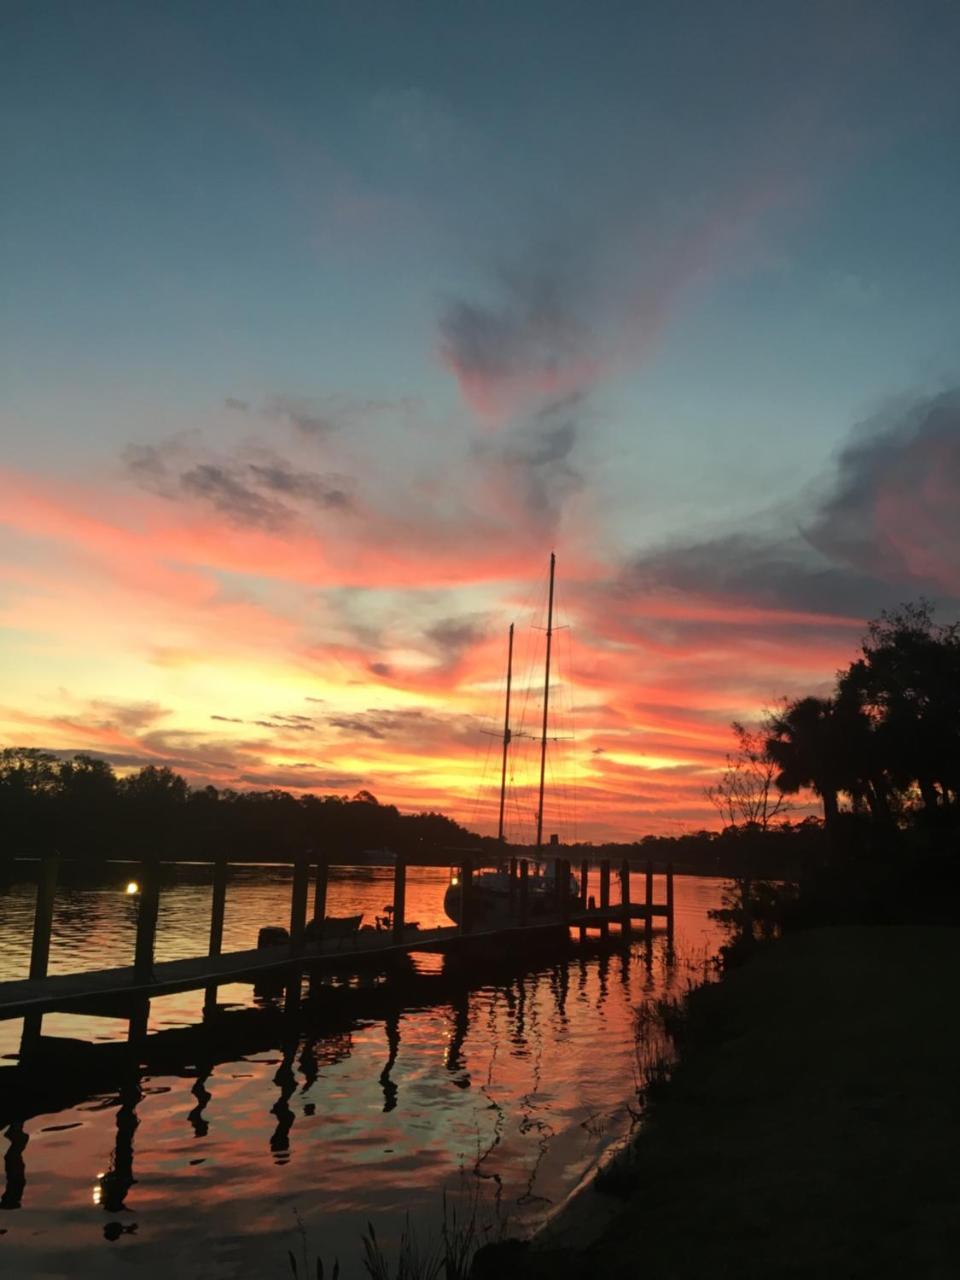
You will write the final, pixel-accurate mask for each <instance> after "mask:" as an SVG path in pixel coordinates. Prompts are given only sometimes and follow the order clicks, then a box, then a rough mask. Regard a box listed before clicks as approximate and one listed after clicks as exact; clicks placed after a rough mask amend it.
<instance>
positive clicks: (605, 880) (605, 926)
mask: <svg viewBox="0 0 960 1280" xmlns="http://www.w3.org/2000/svg"><path fill="white" fill-rule="evenodd" d="M609 909H610V859H609V858H604V859H603V861H602V862H601V863H600V910H601V911H609ZM609 934H610V925H609V922H608V921H607V920H606V919H604V920H601V922H600V936H601V937H602V938H606V937H608V936H609Z"/></svg>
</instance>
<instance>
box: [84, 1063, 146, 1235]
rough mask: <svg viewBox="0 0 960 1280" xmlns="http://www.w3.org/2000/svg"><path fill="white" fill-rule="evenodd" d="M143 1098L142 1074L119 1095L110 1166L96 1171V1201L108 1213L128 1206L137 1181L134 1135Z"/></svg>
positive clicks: (94, 1198) (116, 1211) (132, 1080)
mask: <svg viewBox="0 0 960 1280" xmlns="http://www.w3.org/2000/svg"><path fill="white" fill-rule="evenodd" d="M142 1099H143V1090H142V1089H141V1087H140V1079H139V1077H135V1078H131V1079H129V1080H128V1081H126V1083H125V1084H124V1085H123V1087H122V1088H121V1090H120V1095H119V1098H118V1101H119V1104H120V1105H119V1106H118V1108H117V1136H116V1142H115V1143H114V1147H113V1153H112V1155H111V1157H110V1167H109V1169H108V1170H107V1172H106V1173H98V1174H97V1185H96V1186H95V1187H94V1192H93V1202H94V1204H99V1205H100V1207H101V1208H102V1209H103V1210H104V1211H105V1212H106V1213H120V1212H121V1211H123V1210H125V1209H126V1207H127V1205H126V1199H127V1195H128V1194H129V1191H130V1188H131V1187H133V1186H134V1185H135V1183H136V1181H137V1180H136V1178H135V1177H134V1176H133V1138H134V1134H135V1133H136V1132H137V1127H138V1125H139V1124H140V1121H139V1119H138V1117H137V1106H138V1105H139V1103H140V1102H141V1100H142Z"/></svg>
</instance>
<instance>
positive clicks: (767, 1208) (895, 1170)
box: [515, 927, 960, 1280]
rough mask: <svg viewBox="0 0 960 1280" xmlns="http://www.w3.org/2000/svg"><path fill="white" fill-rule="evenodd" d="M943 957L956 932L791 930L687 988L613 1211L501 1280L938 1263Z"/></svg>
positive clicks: (950, 1052)
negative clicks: (668, 1072)
mask: <svg viewBox="0 0 960 1280" xmlns="http://www.w3.org/2000/svg"><path fill="white" fill-rule="evenodd" d="M958 959H960V935H958V933H957V931H956V930H955V929H949V928H912V927H885V928H864V927H853V928H843V929H816V930H803V931H799V932H796V933H792V934H789V935H788V936H786V937H785V938H784V939H783V940H781V941H780V942H778V943H777V944H776V945H774V946H770V947H765V948H761V949H760V951H759V952H758V953H757V955H756V957H755V958H754V959H753V960H752V961H751V963H749V964H747V965H744V966H741V967H737V968H736V969H734V970H732V971H730V972H728V973H727V974H726V976H725V977H724V980H723V981H722V982H720V983H715V984H710V985H708V986H705V987H703V988H702V989H700V990H699V991H697V992H695V993H694V994H693V995H692V996H691V997H690V998H689V999H688V1001H687V1003H686V1005H685V1012H684V1016H683V1017H682V1019H680V1021H679V1025H678V1026H674V1028H673V1030H674V1034H675V1035H676V1036H678V1039H679V1050H680V1052H679V1061H678V1063H677V1064H676V1065H675V1067H674V1069H673V1072H672V1076H671V1079H670V1083H669V1085H668V1086H667V1087H666V1088H665V1089H662V1090H659V1091H658V1092H657V1094H656V1095H655V1096H654V1098H653V1100H652V1105H651V1108H650V1110H649V1112H648V1114H647V1116H646V1122H645V1125H644V1128H643V1130H642V1133H641V1136H640V1138H639V1140H638V1142H637V1143H636V1146H635V1148H634V1151H633V1153H632V1160H631V1168H630V1178H629V1182H628V1183H627V1185H626V1187H621V1190H625V1191H626V1195H625V1198H624V1202H623V1208H622V1212H621V1213H620V1214H619V1215H618V1217H616V1218H615V1219H614V1220H613V1222H612V1223H610V1224H609V1225H608V1227H607V1228H606V1230H605V1231H604V1232H603V1235H602V1237H601V1239H600V1240H599V1241H597V1242H596V1243H595V1244H593V1245H592V1246H590V1247H588V1248H585V1249H584V1250H582V1251H580V1252H579V1253H577V1252H573V1251H571V1250H569V1249H565V1250H564V1251H563V1252H562V1253H559V1252H558V1253H555V1252H551V1251H548V1250H545V1251H542V1252H539V1251H537V1250H536V1249H532V1250H530V1251H529V1252H528V1254H527V1256H526V1258H525V1261H524V1266H523V1268H522V1269H520V1268H518V1269H517V1270H516V1272H515V1274H519V1275H524V1276H529V1277H540V1276H543V1277H548V1276H549V1277H551V1280H573V1278H577V1280H580V1277H584V1278H586V1277H593V1276H604V1277H608V1278H609V1280H616V1278H617V1277H621V1276H624V1277H625V1276H632V1275H636V1274H637V1272H638V1271H639V1270H643V1271H644V1272H646V1273H648V1274H650V1275H652V1276H671V1277H675V1278H676V1280H682V1278H683V1277H701V1276H704V1275H707V1274H717V1275H725V1276H737V1277H752V1276H756V1277H774V1276H784V1277H786V1276H825V1277H826V1276H838V1277H839V1276H844V1277H855V1276H863V1277H867V1276H869V1277H876V1276H907V1275H909V1276H931V1277H932V1276H940V1275H944V1276H945V1275H949V1274H952V1271H953V1267H954V1260H955V1258H956V1256H957V1250H958V1248H960V1214H958V1213H957V1207H958V1206H957V1191H956V1177H955V1152H956V1136H957V1122H956V1100H955V1094H956V1088H955V1082H956V1075H957V1070H958V1067H960V1030H958V1027H957V1023H956V1019H954V1018H952V1017H950V1016H949V1008H950V1004H951V992H950V989H949V980H950V976H951V975H952V974H953V973H954V972H955V970H956V966H957V962H958ZM592 1194H596V1193H592Z"/></svg>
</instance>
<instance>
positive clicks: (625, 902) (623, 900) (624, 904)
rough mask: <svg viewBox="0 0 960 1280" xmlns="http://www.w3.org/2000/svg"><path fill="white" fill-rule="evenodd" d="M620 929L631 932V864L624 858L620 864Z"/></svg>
mask: <svg viewBox="0 0 960 1280" xmlns="http://www.w3.org/2000/svg"><path fill="white" fill-rule="evenodd" d="M620 912H621V914H620V928H621V929H622V930H623V932H624V933H626V934H628V933H629V932H630V863H629V862H628V861H627V859H626V858H624V860H623V862H621V864H620Z"/></svg>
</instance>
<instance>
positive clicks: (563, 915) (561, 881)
mask: <svg viewBox="0 0 960 1280" xmlns="http://www.w3.org/2000/svg"><path fill="white" fill-rule="evenodd" d="M557 896H558V897H559V899H560V920H561V922H562V923H563V924H565V925H568V924H569V923H570V863H569V862H568V861H567V859H566V858H561V859H560V861H559V862H558V863H557Z"/></svg>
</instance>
